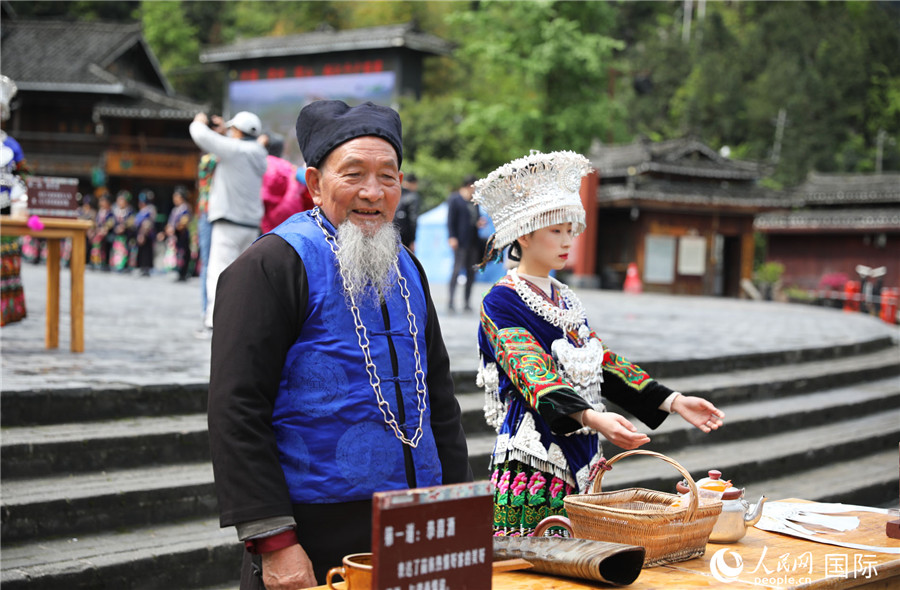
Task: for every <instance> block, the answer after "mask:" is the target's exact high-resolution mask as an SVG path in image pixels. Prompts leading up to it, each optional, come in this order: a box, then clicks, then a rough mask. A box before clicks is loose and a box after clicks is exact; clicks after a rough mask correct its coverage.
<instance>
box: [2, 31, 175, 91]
mask: <svg viewBox="0 0 900 590" xmlns="http://www.w3.org/2000/svg"><path fill="white" fill-rule="evenodd" d="M2 43H3V48H2V50H3V73H4V74H5V75H6V76H9V77H10V78H12V79H13V80H15V81H16V85H17V86H18V87H19V90H44V91H60V92H113V93H115V92H121V91H122V88H121V87H120V86H117V85H116V84H114V83H111V82H110V80H109V79H108V78H106V77H104V76H103V75H102V72H103V71H105V70H106V68H107V67H108V66H109V65H110V64H112V63H113V62H114V61H115V60H116V59H117V58H119V57H120V56H121V55H122V54H123V53H125V52H126V51H128V50H129V49H131V48H133V47H134V46H135V45H138V44H140V45H142V46H143V48H144V49H145V51H146V54H147V58H148V60H150V63H151V64H152V65H153V67H154V69H155V70H156V74H157V77H158V78H159V81H160V86H162V87H163V89H164V90H166V91H167V92H171V88H170V87H169V86H168V82H167V81H166V79H165V77H164V76H163V75H162V73H161V72H160V71H159V64H158V63H157V62H156V58H155V57H154V56H153V53H152V52H151V51H150V50H149V48H147V47H146V44H145V43H144V39H143V34H142V32H141V24H140V23H105V22H93V21H90V22H88V21H71V22H70V21H51V20H9V19H8V20H7V21H6V22H4V23H3V42H2ZM92 66H93V67H92Z"/></svg>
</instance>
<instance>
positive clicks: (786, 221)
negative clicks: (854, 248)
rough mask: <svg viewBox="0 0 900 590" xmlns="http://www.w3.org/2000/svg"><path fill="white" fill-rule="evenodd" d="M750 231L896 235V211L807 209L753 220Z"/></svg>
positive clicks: (899, 221) (899, 213)
mask: <svg viewBox="0 0 900 590" xmlns="http://www.w3.org/2000/svg"><path fill="white" fill-rule="evenodd" d="M753 227H754V228H755V229H757V230H759V231H761V232H767V233H784V232H793V231H818V232H823V231H828V230H835V231H841V230H843V231H847V230H864V231H885V230H887V231H891V232H898V231H900V209H837V210H834V209H832V210H829V209H808V210H805V211H780V212H770V213H763V214H761V215H758V216H756V218H755V219H754V222H753Z"/></svg>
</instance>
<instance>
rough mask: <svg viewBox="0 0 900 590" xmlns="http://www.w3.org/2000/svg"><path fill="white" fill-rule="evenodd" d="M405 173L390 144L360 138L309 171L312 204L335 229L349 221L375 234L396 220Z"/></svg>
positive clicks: (308, 169)
mask: <svg viewBox="0 0 900 590" xmlns="http://www.w3.org/2000/svg"><path fill="white" fill-rule="evenodd" d="M402 180H403V174H402V173H401V172H400V166H399V162H398V158H397V152H396V151H395V150H394V147H393V146H392V145H391V144H390V143H388V142H387V141H385V140H383V139H381V138H379V137H372V136H365V137H357V138H355V139H351V140H350V141H348V142H346V143H343V144H341V145H339V146H338V147H337V148H335V149H334V151H332V152H331V153H330V154H328V156H327V157H326V158H325V161H324V162H323V163H322V164H321V165H320V167H319V168H307V170H306V184H307V187H308V188H309V192H310V195H311V196H312V199H313V202H314V203H315V204H316V205H318V206H319V207H320V208H321V209H322V212H323V213H324V214H325V217H327V218H328V220H329V221H330V222H331V224H332V225H334V226H335V227H337V226H339V225H340V224H342V223H343V222H344V221H350V222H352V223H353V224H354V225H356V226H358V227H359V228H360V229H362V230H363V232H364V233H366V234H367V235H372V234H374V233H375V232H376V231H378V229H379V228H380V227H382V226H383V225H384V224H385V223H390V222H391V221H392V220H393V219H394V212H395V211H396V210H397V204H398V203H399V202H400V188H401V187H400V183H401V182H402Z"/></svg>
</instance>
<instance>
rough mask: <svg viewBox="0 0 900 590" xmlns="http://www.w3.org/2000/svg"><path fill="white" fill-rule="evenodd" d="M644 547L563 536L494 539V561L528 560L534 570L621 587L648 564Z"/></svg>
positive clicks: (632, 579)
mask: <svg viewBox="0 0 900 590" xmlns="http://www.w3.org/2000/svg"><path fill="white" fill-rule="evenodd" d="M644 553H645V551H644V548H643V547H639V546H636V545H623V544H621V543H607V542H606V541H592V540H590V539H572V538H563V537H494V559H495V560H500V559H524V560H526V561H528V562H530V563H531V564H532V566H533V567H532V570H531V571H535V572H540V573H543V574H551V575H555V576H568V577H570V578H580V579H582V580H595V581H598V582H606V583H608V584H615V585H617V586H627V585H628V584H631V583H632V582H634V581H635V580H636V579H637V577H638V576H639V575H640V573H641V567H642V566H643V565H644Z"/></svg>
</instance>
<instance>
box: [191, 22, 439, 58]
mask: <svg viewBox="0 0 900 590" xmlns="http://www.w3.org/2000/svg"><path fill="white" fill-rule="evenodd" d="M391 47H406V48H407V49H411V50H413V51H420V52H422V53H431V54H434V55H448V54H449V53H450V52H451V51H452V49H453V44H452V43H450V42H449V41H445V40H444V39H441V38H440V37H436V36H435V35H432V34H430V33H422V32H419V31H416V30H415V27H414V26H413V24H412V23H406V24H400V25H388V26H383V27H368V28H365V29H351V30H348V31H314V32H312V33H302V34H299V35H285V36H283V37H257V38H254V39H242V40H239V41H237V42H235V43H232V44H230V45H219V46H216V47H209V48H206V49H204V50H203V51H201V52H200V61H201V62H204V63H212V62H228V61H235V60H239V59H251V58H260V57H281V56H289V55H310V54H318V53H331V52H339V51H358V50H363V49H385V48H391Z"/></svg>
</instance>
